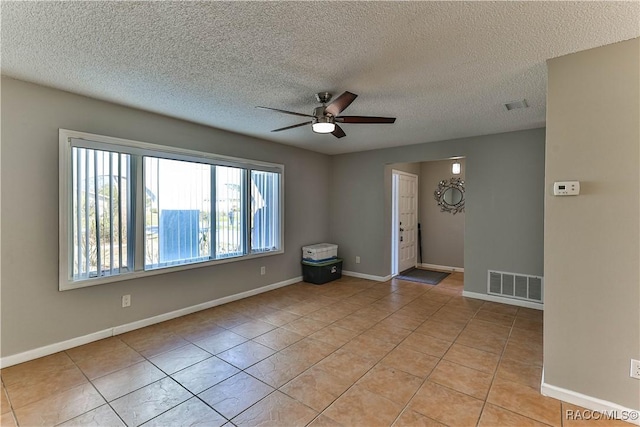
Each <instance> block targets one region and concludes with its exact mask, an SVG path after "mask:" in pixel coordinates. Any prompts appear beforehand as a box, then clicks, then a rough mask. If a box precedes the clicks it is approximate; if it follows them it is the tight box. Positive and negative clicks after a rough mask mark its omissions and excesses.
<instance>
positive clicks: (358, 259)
mask: <svg viewBox="0 0 640 427" xmlns="http://www.w3.org/2000/svg"><path fill="white" fill-rule="evenodd" d="M356 264H360V257H359V256H357V257H356Z"/></svg>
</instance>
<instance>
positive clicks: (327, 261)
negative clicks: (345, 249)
mask: <svg viewBox="0 0 640 427" xmlns="http://www.w3.org/2000/svg"><path fill="white" fill-rule="evenodd" d="M339 262H342V258H333V259H330V260H326V261H320V262H313V261H307V260H302V264H303V265H312V266H316V267H324V266H325V265H333V264H337V263H339Z"/></svg>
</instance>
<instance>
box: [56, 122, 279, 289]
mask: <svg viewBox="0 0 640 427" xmlns="http://www.w3.org/2000/svg"><path fill="white" fill-rule="evenodd" d="M283 172H284V167H283V166H282V165H276V164H270V163H264V162H256V161H251V160H244V159H236V158H229V157H223V156H216V155H212V154H209V153H202V152H195V151H189V150H180V149H177V148H172V147H163V146H158V145H152V144H146V143H142V142H136V141H128V140H121V139H117V138H110V137H105V136H100V135H92V134H85V133H81V132H74V131H67V130H63V129H61V130H60V289H61V290H65V289H74V288H78V287H83V286H90V285H94V284H100V283H106V282H112V281H116V280H125V279H128V278H134V277H142V276H146V275H150V274H159V273H162V272H165V271H175V270H176V269H184V268H194V267H197V266H205V265H212V264H216V263H220V262H230V261H234V260H240V259H246V258H250V257H256V256H264V255H269V254H277V253H283V252H284V248H283V244H282V242H283V238H282V236H283V218H282V200H283V194H282V186H283V179H282V177H283Z"/></svg>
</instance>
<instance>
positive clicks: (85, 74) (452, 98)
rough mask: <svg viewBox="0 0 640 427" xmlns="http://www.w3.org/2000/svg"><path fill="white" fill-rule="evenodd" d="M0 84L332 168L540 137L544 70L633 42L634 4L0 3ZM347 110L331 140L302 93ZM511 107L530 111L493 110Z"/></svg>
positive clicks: (637, 8) (636, 32)
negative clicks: (456, 145) (503, 135)
mask: <svg viewBox="0 0 640 427" xmlns="http://www.w3.org/2000/svg"><path fill="white" fill-rule="evenodd" d="M1 16H2V46H1V49H2V50H1V54H2V64H1V66H2V73H3V74H5V75H8V76H12V77H15V78H18V79H22V80H27V81H31V82H35V83H39V84H43V85H46V86H51V87H55V88H59V89H63V90H67V91H70V92H75V93H79V94H83V95H87V96H90V97H94V98H98V99H104V100H107V101H112V102H116V103H119V104H123V105H127V106H132V107H136V108H141V109H144V110H149V111H153V112H157V113H161V114H166V115H168V116H173V117H178V118H181V119H186V120H190V121H193V122H197V123H202V124H206V125H210V126H214V127H217V128H221V129H226V130H230V131H233V132H238V133H242V134H246V135H252V136H256V137H259V138H263V139H267V140H271V141H276V142H280V143H283V144H289V145H295V146H299V147H302V148H307V149H310V150H314V151H318V152H322V153H328V154H336V153H346V152H353V151H363V150H370V149H374V148H381V147H394V146H400V145H408V144H418V143H423V142H430V141H438V140H445V139H450V138H457V137H464V136H473V135H483V134H491V133H498V132H506V131H512V130H519V129H529V128H535V127H540V126H543V125H544V122H545V91H546V65H545V61H546V60H547V59H549V58H554V57H557V56H561V55H565V54H569V53H572V52H577V51H581V50H585V49H589V48H592V47H597V46H602V45H606V44H610V43H614V42H618V41H622V40H627V39H631V38H634V37H638V36H640V25H639V22H640V3H639V2H637V1H634V2H609V1H603V2H555V1H552V2H515V1H513V2H455V1H454V2H319V1H313V2H140V3H139V2H136V3H132V2H106V1H97V2H2V4H1ZM345 90H348V91H351V92H354V93H356V94H358V95H359V97H358V99H356V101H355V102H354V103H353V104H351V106H350V107H349V108H348V109H347V110H346V111H345V112H344V113H343V114H348V115H379V116H395V117H397V121H396V123H395V124H393V125H380V124H378V125H375V124H371V125H362V124H345V125H343V126H342V127H343V129H344V130H345V132H346V133H347V136H346V137H345V138H342V139H337V138H334V137H333V136H331V135H317V134H314V133H313V132H312V131H311V129H310V127H307V126H305V127H300V128H296V129H293V130H289V131H284V132H279V133H271V132H270V130H271V129H275V128H279V127H284V126H288V125H292V124H295V123H300V122H303V121H305V119H304V118H302V117H296V116H290V115H285V114H279V113H275V112H271V111H265V110H258V109H255V108H254V107H255V106H257V105H264V106H270V107H275V108H280V109H285V110H292V111H297V112H301V113H305V114H311V112H312V109H313V108H314V107H315V106H317V104H316V101H315V98H314V93H316V92H319V91H330V92H333V93H335V94H336V95H337V94H339V93H341V92H343V91H345ZM522 98H526V100H527V102H528V103H529V105H530V108H527V109H524V110H513V111H506V109H505V108H504V105H503V104H504V103H505V102H508V101H513V100H520V99H522Z"/></svg>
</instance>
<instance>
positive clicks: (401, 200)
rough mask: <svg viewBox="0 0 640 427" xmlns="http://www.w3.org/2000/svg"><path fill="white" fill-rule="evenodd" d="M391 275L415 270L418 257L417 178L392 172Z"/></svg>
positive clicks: (395, 171)
mask: <svg viewBox="0 0 640 427" xmlns="http://www.w3.org/2000/svg"><path fill="white" fill-rule="evenodd" d="M391 176H392V186H391V200H392V204H391V206H392V213H391V216H392V222H391V223H392V226H391V259H392V261H391V275H392V276H396V275H398V273H400V272H402V271H405V270H408V269H410V268H413V267H415V266H416V262H417V253H418V176H417V175H414V174H411V173H408V172H402V171H399V170H395V169H394V170H392V175H391Z"/></svg>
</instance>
